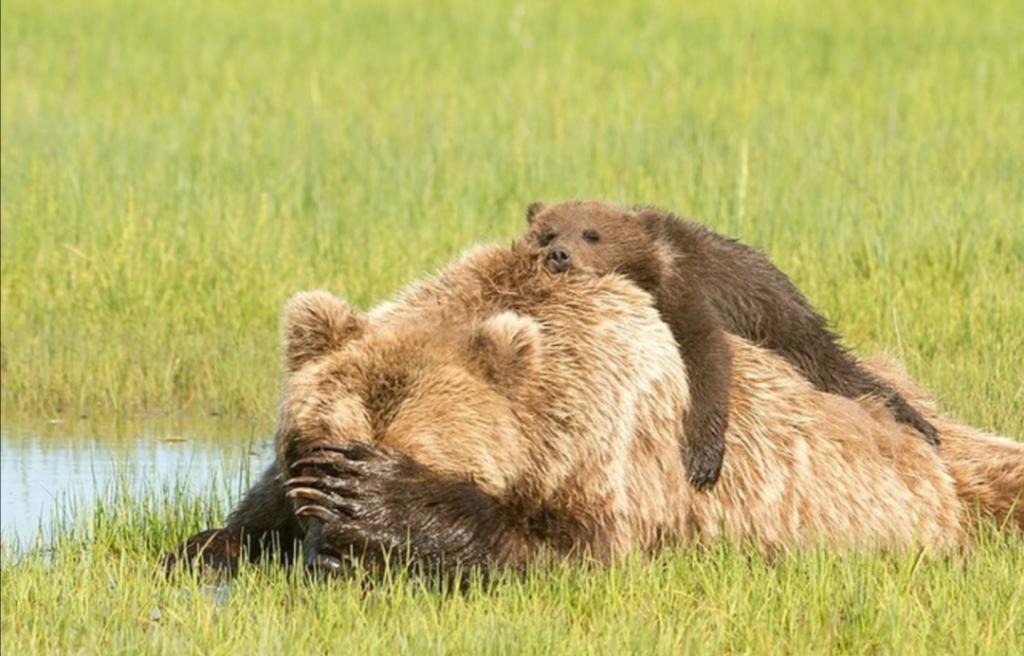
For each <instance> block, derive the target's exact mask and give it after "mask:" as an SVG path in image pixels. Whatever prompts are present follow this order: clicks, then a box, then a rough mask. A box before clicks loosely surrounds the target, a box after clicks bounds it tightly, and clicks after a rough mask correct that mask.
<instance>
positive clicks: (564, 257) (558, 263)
mask: <svg viewBox="0 0 1024 656" xmlns="http://www.w3.org/2000/svg"><path fill="white" fill-rule="evenodd" d="M545 263H546V264H547V267H548V270H549V271H551V272H552V273H561V272H563V271H565V270H566V269H568V268H569V265H571V264H572V257H571V256H570V255H569V251H567V250H565V249H564V248H560V247H557V246H556V247H555V248H552V249H551V250H549V251H548V256H547V260H546V262H545Z"/></svg>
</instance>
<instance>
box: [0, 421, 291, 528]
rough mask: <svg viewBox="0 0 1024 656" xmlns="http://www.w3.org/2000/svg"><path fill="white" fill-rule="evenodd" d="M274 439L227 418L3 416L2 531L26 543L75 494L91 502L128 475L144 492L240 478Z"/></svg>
mask: <svg viewBox="0 0 1024 656" xmlns="http://www.w3.org/2000/svg"><path fill="white" fill-rule="evenodd" d="M271 439H272V438H271V434H270V429H269V427H268V426H266V425H256V424H240V423H237V422H228V421H210V420H201V421H190V422H183V421H181V420H180V419H179V420H149V421H146V422H142V423H140V422H134V423H129V424H125V423H122V424H117V425H97V424H83V423H81V422H78V423H50V422H47V423H42V424H38V423H37V424H35V425H24V424H20V425H12V424H10V423H7V422H6V421H5V424H4V425H3V427H2V428H0V538H2V540H3V543H4V544H5V545H16V544H21V545H25V544H26V543H28V542H31V541H32V540H34V539H35V537H36V535H37V532H38V531H39V530H40V529H41V528H42V529H45V527H46V525H47V524H48V522H49V521H50V519H51V518H52V517H53V516H54V512H55V511H56V510H57V509H58V507H59V506H60V505H62V504H64V503H66V502H68V501H73V502H74V503H75V505H76V506H77V507H79V508H88V507H89V505H90V502H91V500H92V499H94V498H95V496H96V495H97V494H100V493H102V492H103V491H104V490H106V489H108V488H109V486H111V485H113V484H114V483H115V482H117V481H119V480H122V479H125V478H126V479H127V480H128V481H130V482H131V484H132V485H133V486H136V487H137V488H138V489H139V490H140V491H141V490H142V489H143V488H148V489H151V490H152V489H158V488H159V487H160V486H161V485H162V484H164V483H172V482H181V483H183V484H185V485H187V486H188V487H189V488H191V489H193V490H195V491H198V492H202V491H204V490H205V489H208V488H209V486H211V485H213V484H214V482H215V481H222V482H223V481H225V480H229V481H233V480H237V478H238V476H239V475H241V473H242V472H244V471H246V468H249V469H251V470H252V471H253V472H258V471H259V469H260V467H261V465H262V464H263V463H265V462H269V460H270V458H271V453H272V451H271V446H270V444H271ZM235 487H236V486H234V485H232V486H231V487H230V489H231V490H232V491H233V490H234V489H235ZM43 537H44V539H45V537H46V534H45V530H44V532H43Z"/></svg>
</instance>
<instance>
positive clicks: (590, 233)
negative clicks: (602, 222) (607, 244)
mask: <svg viewBox="0 0 1024 656" xmlns="http://www.w3.org/2000/svg"><path fill="white" fill-rule="evenodd" d="M583 241H588V242H590V243H591V244H596V243H597V242H599V241H601V235H599V234H597V230H584V231H583Z"/></svg>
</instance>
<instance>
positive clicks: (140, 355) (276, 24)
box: [0, 0, 1024, 654]
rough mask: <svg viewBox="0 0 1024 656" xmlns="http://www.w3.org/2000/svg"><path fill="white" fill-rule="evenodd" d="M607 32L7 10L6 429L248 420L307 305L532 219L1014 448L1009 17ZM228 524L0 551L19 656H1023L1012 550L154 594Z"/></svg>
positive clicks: (186, 509)
mask: <svg viewBox="0 0 1024 656" xmlns="http://www.w3.org/2000/svg"><path fill="white" fill-rule="evenodd" d="M598 4H599V3H592V2H583V1H580V0H566V1H564V2H560V3H550V4H540V3H533V2H490V3H478V2H470V1H468V0H466V1H461V2H445V3H413V2H405V3H398V2H380V1H369V0H366V1H364V0H357V1H353V2H347V3H331V2H310V3H302V4H301V6H298V5H297V3H279V4H273V3H258V4H255V5H254V4H251V3H242V2H237V1H235V2H222V1H220V0H206V1H204V2H175V3H126V2H115V1H113V0H110V1H104V0H68V1H65V2H59V3H49V4H42V3H35V2H28V1H27V0H5V1H4V2H3V4H2V8H0V18H2V26H0V37H2V63H0V78H2V82H0V91H2V94H0V109H2V118H0V135H2V136H0V183H2V184H0V308H2V312H0V331H2V340H0V376H2V388H0V389H2V398H0V403H2V409H3V414H4V421H5V422H8V421H11V420H12V418H14V417H29V418H45V417H51V416H55V415H59V414H67V415H78V414H88V415H90V416H94V417H96V416H101V417H108V416H109V417H115V416H127V415H135V414H139V413H154V412H174V413H179V412H180V413H193V414H207V413H217V414H227V415H236V416H240V417H246V418H254V419H256V420H257V422H262V423H263V425H266V426H269V425H270V423H271V421H272V419H273V412H274V403H275V400H276V398H275V397H276V392H277V385H278V376H279V370H278V364H277V362H278V351H277V349H278V345H277V321H278V318H277V315H278V310H279V307H280V305H281V304H282V303H283V301H284V300H285V299H286V298H287V297H288V296H289V295H291V294H292V293H293V292H294V291H296V290H299V289H305V288H311V287H319V286H323V287H327V288H329V289H331V290H333V291H335V292H338V293H342V294H344V295H346V296H347V297H348V298H349V299H350V300H351V301H353V302H354V303H356V304H359V305H361V306H364V307H365V306H368V305H370V304H372V303H374V302H376V301H377V300H379V299H381V298H384V297H386V296H388V295H389V294H391V293H392V292H393V291H394V290H395V289H396V288H397V287H398V286H400V285H401V284H402V283H404V282H406V281H409V280H411V279H414V278H416V277H419V276H422V275H424V274H425V273H427V272H430V271H431V270H433V269H435V268H437V267H438V266H440V265H441V264H443V263H444V262H446V261H447V260H449V259H450V258H451V257H452V256H453V255H454V254H455V253H457V252H458V251H459V250H461V249H462V248H464V247H466V246H468V245H469V244H472V243H474V242H477V241H482V240H507V239H509V238H511V237H513V236H514V235H516V234H517V233H519V232H520V231H521V230H522V228H523V225H524V219H523V212H524V210H525V206H526V204H527V203H528V202H529V201H531V200H538V199H541V200H555V199H562V198H568V197H577V196H586V197H602V198H608V199H613V200H619V201H624V202H643V203H649V204H656V205H661V206H664V207H668V208H672V209H675V210H677V211H679V212H680V213H683V214H686V215H690V216H696V217H700V218H701V219H702V220H704V221H706V222H707V223H708V224H709V225H711V226H712V227H713V228H715V229H718V230H720V231H722V232H726V233H728V234H731V235H734V236H738V237H741V238H742V239H743V240H744V241H746V242H748V243H752V244H756V245H759V246H761V247H763V248H765V249H766V250H767V251H768V253H769V254H770V255H771V256H772V258H773V259H774V260H775V261H776V262H777V263H778V264H779V265H780V266H781V267H782V268H783V269H784V270H786V271H787V272H788V273H790V274H791V276H792V277H793V278H794V279H795V281H796V282H797V284H798V285H800V286H801V287H802V288H803V289H804V290H805V291H806V292H807V294H808V295H809V296H810V297H811V298H812V299H813V300H814V302H815V303H816V304H817V305H818V306H819V307H820V308H821V309H822V310H823V311H824V312H825V313H826V314H828V315H829V316H830V317H831V318H833V319H834V321H835V324H836V326H837V327H838V328H839V329H840V330H841V331H842V332H843V333H844V334H845V335H846V336H847V338H848V342H849V343H850V344H852V345H854V346H855V347H857V348H858V350H861V351H863V352H874V351H879V350H887V351H890V352H893V353H895V354H897V355H899V357H901V358H902V359H903V360H904V361H905V362H906V363H907V365H908V367H909V369H910V370H911V371H912V372H913V373H914V375H915V377H916V378H917V379H918V380H919V381H920V382H922V383H923V384H925V385H926V386H928V387H929V388H931V389H933V390H934V391H935V392H936V394H937V396H938V397H939V398H940V399H941V401H942V404H943V406H944V407H946V408H947V409H950V410H951V411H952V412H953V413H954V414H956V415H958V416H960V417H962V418H964V419H965V420H967V421H969V422H971V423H973V424H976V425H979V426H983V427H986V428H988V429H991V430H994V431H996V432H1000V433H1002V434H1009V435H1014V436H1017V437H1021V435H1022V430H1021V429H1022V426H1024V374H1022V373H1021V371H1022V370H1024V367H1022V359H1024V330H1022V327H1024V302H1022V301H1021V300H1020V298H1021V296H1022V291H1021V290H1022V288H1024V184H1021V180H1024V102H1022V98H1024V76H1022V75H1021V71H1022V70H1024V46H1022V45H1021V44H1024V17H1022V14H1021V13H1020V11H1019V10H1018V9H1017V8H1016V7H1015V3H1013V2H1011V1H1009V0H1007V1H1005V2H1000V1H996V2H967V1H966V0H960V1H951V2H943V3H935V2H923V1H916V0H915V1H911V2H905V3H889V2H880V1H869V2H861V3H841V2H810V1H809V0H805V1H799V2H769V1H758V2H752V3H750V2H729V1H726V2H719V1H714V2H712V1H700V2H687V3H675V2H653V3H640V2H615V3H600V6H601V8H600V9H598ZM257 7H258V9H257ZM227 503H228V502H227V500H226V499H225V498H223V495H222V496H219V497H217V498H216V499H205V498H194V497H184V498H182V497H179V498H175V499H174V500H163V501H161V500H159V498H158V496H157V495H156V494H155V492H154V495H153V496H152V497H147V498H146V499H144V500H142V501H135V502H130V501H128V500H126V499H124V498H121V499H120V500H118V499H111V500H110V501H109V503H107V504H105V505H104V508H105V510H104V512H103V514H101V515H99V516H90V515H89V514H87V513H82V512H79V513H77V517H78V523H77V524H76V526H77V528H71V527H68V528H66V529H65V530H63V531H59V532H60V535H61V536H62V537H61V539H60V540H59V541H58V544H57V546H56V548H55V549H54V550H53V551H52V552H50V553H48V554H33V555H29V556H27V557H19V558H14V557H13V556H12V555H11V554H10V553H5V554H4V564H3V569H2V610H0V620H2V632H0V633H2V648H3V652H4V653H5V654H8V653H10V654H20V653H33V652H38V651H53V652H71V651H81V652H87V653H92V652H102V653H135V652H137V651H146V650H149V651H154V652H161V651H162V652H168V653H180V652H185V653H232V654H237V653H270V652H274V651H278V648H282V650H283V648H287V649H288V650H291V651H294V652H295V653H303V654H308V653H321V652H322V651H324V644H326V643H325V642H323V641H325V640H330V641H331V642H330V644H333V645H335V646H336V647H337V649H341V648H343V647H344V648H346V649H351V651H353V652H354V653H360V652H362V651H366V650H370V651H382V652H387V653H390V652H393V651H395V650H404V651H410V652H421V651H444V652H452V653H477V652H479V651H497V652H501V651H512V650H523V651H526V652H536V653H544V652H548V653H550V652H558V653H618V652H629V651H632V652H636V653H647V652H650V651H662V652H672V651H675V652H704V651H706V652H709V653H711V652H719V651H726V652H746V653H787V652H815V653H835V652H856V653H861V652H869V653H879V652H881V653H886V652H892V653H901V654H902V653H946V652H950V653H970V654H976V653H996V654H998V653H1022V652H1024V629H1022V628H1021V627H1022V626H1024V597H1022V595H1024V593H1022V588H1024V586H1022V585H1021V572H1022V571H1024V544H1022V543H1021V541H1020V539H1010V540H1008V541H1007V540H1003V539H1001V538H998V537H991V538H988V539H986V540H985V541H984V544H983V545H982V546H980V547H979V548H978V549H977V550H976V552H975V553H973V554H971V555H970V556H969V557H966V558H952V559H949V560H942V561H932V560H928V559H924V560H921V559H918V558H916V557H915V556H913V555H910V556H906V557H883V556H878V555H875V556H869V555H862V556H845V557H844V556H840V555H836V554H827V553H811V554H803V555H800V556H793V557H790V558H787V559H784V560H783V561H782V562H779V563H774V564H767V563H764V562H762V561H761V560H759V559H757V558H752V557H750V556H749V555H747V554H744V553H743V552H742V551H739V550H736V549H729V548H723V549H721V550H712V551H711V552H709V553H705V552H688V553H681V554H668V555H666V556H665V557H663V558H661V559H659V561H658V562H656V563H653V564H639V563H634V564H630V565H624V566H622V567H619V568H615V569H613V570H611V571H607V572H585V571H581V570H573V569H568V570H565V571H562V572H557V573H555V574H549V575H543V576H541V575H538V576H536V577H534V578H533V579H531V580H530V581H529V582H527V583H525V584H522V583H509V584H507V585H504V586H501V587H499V589H498V590H497V591H491V592H488V593H486V594H484V593H482V592H481V593H474V594H471V595H469V596H467V597H461V596H449V597H444V596H439V595H436V594H432V593H424V592H415V591H413V590H411V588H410V586H408V585H404V586H403V585H395V586H391V587H388V588H386V589H385V590H384V591H375V592H372V593H369V594H367V595H365V597H364V596H363V595H362V594H361V592H360V589H359V587H358V586H357V585H354V584H351V583H350V584H341V585H332V586H312V585H306V584H303V583H301V582H298V581H293V580H288V579H287V578H286V577H284V576H283V575H282V574H280V573H275V572H260V571H248V572H245V573H244V574H243V576H242V578H241V580H240V581H239V583H238V584H237V585H236V586H234V587H232V588H230V589H227V591H226V592H223V591H222V592H221V593H217V592H210V591H209V590H204V589H202V588H201V587H200V584H197V583H190V582H186V581H171V582H163V581H162V580H160V579H159V578H155V577H154V576H153V568H154V563H155V558H156V556H157V554H159V553H160V552H161V551H162V550H164V549H166V548H167V547H168V546H169V545H170V544H172V543H173V542H175V541H176V540H177V539H179V538H180V537H181V536H183V535H185V534H186V533H188V532H189V531H191V530H194V529H196V528H198V527H200V526H201V525H205V524H207V523H209V522H211V521H214V520H215V519H216V515H217V513H221V512H223V511H224V510H225V509H226V506H227ZM210 507H212V508H214V510H213V511H212V512H213V514H214V516H213V517H209V516H207V513H208V511H207V510H206V509H207V508H210ZM86 529H88V530H86ZM225 595H226V596H225Z"/></svg>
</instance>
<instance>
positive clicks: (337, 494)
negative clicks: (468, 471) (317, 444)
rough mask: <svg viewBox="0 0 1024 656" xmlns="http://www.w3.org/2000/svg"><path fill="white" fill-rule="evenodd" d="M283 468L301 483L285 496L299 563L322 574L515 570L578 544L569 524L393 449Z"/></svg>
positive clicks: (337, 451) (331, 454) (342, 451)
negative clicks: (301, 553)
mask: <svg viewBox="0 0 1024 656" xmlns="http://www.w3.org/2000/svg"><path fill="white" fill-rule="evenodd" d="M290 469H291V470H292V471H293V472H297V473H298V474H299V475H298V476H296V477H295V478H292V479H291V480H289V481H288V482H287V486H288V488H289V492H288V496H289V497H291V498H292V499H294V500H295V503H296V514H297V515H298V516H299V517H302V518H304V519H305V520H306V521H308V522H310V524H311V525H310V530H309V539H308V540H307V541H306V542H305V547H306V564H307V566H310V567H313V568H318V569H321V570H326V571H327V572H328V573H342V572H344V571H345V570H346V561H349V560H353V561H358V562H360V563H362V564H363V565H364V566H367V567H368V568H369V569H371V571H372V570H373V569H374V568H379V567H383V566H384V565H385V564H386V563H388V562H390V563H393V564H395V565H400V566H412V567H414V568H416V569H417V570H418V571H423V572H426V573H433V574H439V573H445V574H451V573H452V572H453V571H454V570H460V571H462V572H468V571H472V570H477V571H481V570H487V569H488V568H489V567H491V566H495V565H497V566H511V567H519V566H522V565H525V563H526V562H527V561H528V560H530V559H532V558H533V557H535V556H537V555H538V554H539V553H540V552H542V551H545V550H550V551H552V552H555V553H559V554H563V555H564V554H566V553H568V552H571V551H572V550H574V549H575V548H578V547H580V546H582V545H584V544H585V538H586V536H585V534H584V531H583V530H582V528H581V524H580V523H579V522H577V521H574V520H573V519H571V518H566V517H560V516H557V515H556V514H555V513H543V512H535V513H533V514H532V516H528V514H527V513H526V512H524V511H522V510H516V509H513V508H510V507H508V506H506V505H504V504H502V503H501V502H500V501H499V500H497V499H495V498H494V497H492V496H491V495H489V494H487V493H485V492H483V491H482V490H480V488H478V487H477V486H476V485H474V484H473V483H470V482H467V481H461V480H455V479H450V478H443V477H440V476H438V475H436V474H434V473H433V472H431V471H430V470H428V469H427V468H426V467H424V466H422V465H420V464H419V463H417V462H415V461H414V460H412V459H411V458H409V457H408V456H406V455H404V454H402V453H399V452H397V451H394V450H392V449H385V448H381V447H371V446H369V445H366V444H361V443H350V444H347V445H343V446H324V447H323V448H322V449H321V450H318V451H316V452H314V453H312V454H309V455H307V456H305V457H303V458H301V459H300V460H298V461H296V462H295V463H293V464H292V466H291V468H290Z"/></svg>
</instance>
